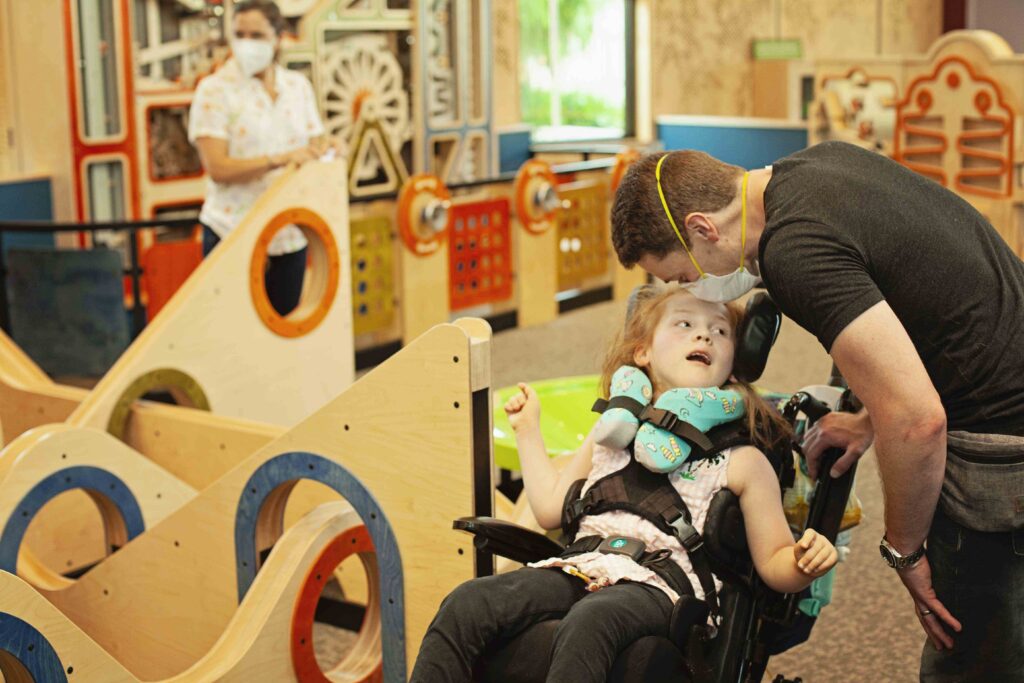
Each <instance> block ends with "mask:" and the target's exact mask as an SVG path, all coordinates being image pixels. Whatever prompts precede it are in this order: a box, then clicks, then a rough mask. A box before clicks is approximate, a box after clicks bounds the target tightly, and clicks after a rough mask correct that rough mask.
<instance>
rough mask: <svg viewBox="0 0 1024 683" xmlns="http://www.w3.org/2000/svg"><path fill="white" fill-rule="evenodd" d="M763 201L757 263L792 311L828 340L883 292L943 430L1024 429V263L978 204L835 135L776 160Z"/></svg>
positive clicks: (785, 308)
mask: <svg viewBox="0 0 1024 683" xmlns="http://www.w3.org/2000/svg"><path fill="white" fill-rule="evenodd" d="M764 204H765V215H766V222H765V230H764V234H763V236H762V237H761V242H760V261H759V265H760V268H761V275H762V277H763V279H764V282H765V286H766V287H767V289H768V291H769V293H771V295H772V297H773V298H774V299H775V301H776V302H777V303H778V304H779V307H780V308H781V309H782V311H783V312H784V313H785V314H786V315H788V316H789V317H790V318H792V319H793V320H795V321H796V322H797V323H799V324H800V325H801V326H802V327H804V328H805V329H807V330H808V331H810V332H811V333H813V334H814V335H816V336H817V337H818V339H819V341H821V343H822V344H823V345H824V346H825V348H826V349H831V347H832V343H833V342H834V341H835V339H836V337H837V336H838V335H839V333H840V332H842V331H843V329H844V328H845V327H846V326H847V325H848V324H850V323H851V322H852V321H853V320H854V319H855V318H857V316H859V315H860V314H861V313H863V312H864V311H866V310H867V309H869V308H871V307H872V306H874V305H875V304H877V303H878V302H879V301H882V300H885V301H886V302H887V303H888V304H889V306H890V307H891V308H892V309H893V311H894V312H895V313H896V316H897V317H898V318H899V319H900V322H902V323H903V327H904V328H906V330H907V333H908V334H909V335H910V339H911V341H913V343H914V346H915V347H916V348H917V352H918V353H919V354H920V356H921V359H922V360H923V361H924V366H925V368H926V369H927V371H928V374H929V376H930V377H931V380H932V383H933V384H934V385H935V388H936V389H937V390H938V392H939V395H940V396H941V398H942V403H943V406H944V407H945V409H946V418H947V424H948V426H949V429H962V430H966V431H971V432H985V433H995V434H1024V263H1022V262H1021V260H1020V259H1019V258H1018V257H1017V256H1016V255H1015V254H1014V253H1013V251H1011V250H1010V248H1009V247H1008V246H1007V245H1006V243H1005V242H1004V241H1003V240H1002V238H1001V237H1000V236H999V235H998V234H997V233H996V231H995V230H994V229H993V228H992V226H991V225H989V223H988V221H986V220H985V218H984V217H983V216H982V215H981V214H980V213H978V211H976V210H975V209H974V208H973V207H971V205H970V204H968V203H967V202H966V201H964V200H963V199H961V198H959V197H958V196H956V195H955V194H953V193H952V192H950V191H949V190H947V189H945V188H943V187H942V186H940V185H939V184H938V183H936V182H934V181H932V180H929V179H927V178H924V177H922V176H920V175H918V174H916V173H914V172H912V171H910V170H908V169H906V168H904V167H903V166H901V165H899V164H897V163H896V162H894V161H892V160H890V159H887V158H885V157H883V156H880V155H878V154H875V153H873V152H869V151H866V150H863V149H861V148H859V147H856V146H854V145H849V144H846V143H841V142H828V143H823V144H820V145H816V146H814V147H811V148H809V149H806V150H803V151H801V152H798V153H796V154H793V155H791V156H788V157H786V158H784V159H781V160H779V161H777V162H776V163H775V164H774V165H773V167H772V178H771V180H770V181H769V183H768V187H767V188H766V190H765V194H764ZM877 353H879V354H884V353H885V349H883V348H880V349H877ZM907 410H913V406H907Z"/></svg>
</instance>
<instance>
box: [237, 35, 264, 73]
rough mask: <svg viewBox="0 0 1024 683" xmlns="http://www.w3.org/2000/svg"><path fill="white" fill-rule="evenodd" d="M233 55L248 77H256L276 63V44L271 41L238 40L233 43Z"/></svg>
mask: <svg viewBox="0 0 1024 683" xmlns="http://www.w3.org/2000/svg"><path fill="white" fill-rule="evenodd" d="M231 54H233V55H234V56H235V61H237V62H238V68H240V69H241V70H242V73H243V74H245V75H246V76H255V75H256V74H258V73H260V72H262V71H263V70H265V69H266V68H267V67H268V66H270V63H271V62H272V61H274V44H273V43H272V42H270V41H269V40H254V39H252V38H236V39H235V40H232V41H231Z"/></svg>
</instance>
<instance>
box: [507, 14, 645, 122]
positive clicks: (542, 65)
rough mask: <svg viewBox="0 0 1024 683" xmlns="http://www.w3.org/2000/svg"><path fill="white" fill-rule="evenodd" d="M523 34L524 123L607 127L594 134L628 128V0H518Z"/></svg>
mask: <svg viewBox="0 0 1024 683" xmlns="http://www.w3.org/2000/svg"><path fill="white" fill-rule="evenodd" d="M552 10H555V11H556V14H557V16H556V18H555V20H556V21H557V26H556V32H555V33H556V35H555V40H553V41H552V35H551V32H550V28H551V24H550V22H551V11H552ZM519 36H520V45H519V48H520V57H519V59H520V105H521V110H522V117H523V121H524V122H525V123H529V124H532V125H533V126H535V127H540V128H543V127H550V126H555V127H561V126H575V127H587V128H595V129H598V128H604V129H608V130H607V131H594V136H595V137H606V136H619V135H622V134H623V133H624V129H625V120H626V101H625V99H626V98H625V88H626V84H625V64H626V54H625V50H626V40H625V0H519ZM552 42H553V43H554V45H552ZM552 47H553V48H554V49H555V50H556V51H557V54H555V55H552V54H551V48H552ZM556 92H557V93H558V99H557V100H556V101H553V94H554V93H556ZM556 135H557V134H556Z"/></svg>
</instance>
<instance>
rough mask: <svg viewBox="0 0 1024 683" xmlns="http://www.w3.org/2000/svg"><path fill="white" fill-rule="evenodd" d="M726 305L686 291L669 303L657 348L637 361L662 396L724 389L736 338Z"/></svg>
mask: <svg viewBox="0 0 1024 683" xmlns="http://www.w3.org/2000/svg"><path fill="white" fill-rule="evenodd" d="M729 321H730V318H729V312H728V310H727V309H726V307H725V304H714V303H709V302H707V301H701V300H700V299H698V298H696V297H695V296H693V295H691V294H688V293H687V292H685V291H682V290H680V291H679V293H678V294H674V295H672V296H671V297H670V298H669V299H668V301H666V302H665V307H664V309H663V311H662V316H661V320H659V321H658V325H657V327H655V328H654V336H653V337H652V339H651V343H650V344H649V345H648V346H646V347H644V348H642V349H640V350H639V351H637V352H636V354H635V355H634V361H635V362H636V364H637V365H638V366H640V367H643V368H646V369H647V371H648V372H649V373H650V376H651V381H652V382H653V383H654V389H655V392H656V393H659V394H660V393H661V392H663V391H666V390H668V389H674V388H677V387H712V386H714V387H720V386H722V385H723V384H725V383H726V381H727V380H728V379H729V376H730V375H731V374H732V362H733V355H734V353H735V350H736V342H735V337H734V335H735V333H736V331H735V330H733V329H732V325H731V323H730V322H729Z"/></svg>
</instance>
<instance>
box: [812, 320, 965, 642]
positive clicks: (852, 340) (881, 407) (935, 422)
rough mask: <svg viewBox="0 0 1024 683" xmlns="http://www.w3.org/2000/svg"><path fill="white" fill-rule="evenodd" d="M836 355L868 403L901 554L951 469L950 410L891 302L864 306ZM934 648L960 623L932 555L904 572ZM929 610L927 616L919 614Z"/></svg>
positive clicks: (888, 515) (918, 536)
mask: <svg viewBox="0 0 1024 683" xmlns="http://www.w3.org/2000/svg"><path fill="white" fill-rule="evenodd" d="M831 354H832V358H833V360H835V362H836V365H837V366H839V370H840V371H841V372H842V373H843V377H845V378H846V381H847V382H848V383H849V384H850V388H851V389H853V391H854V392H855V393H856V394H857V397H858V398H859V399H860V400H861V401H862V402H863V403H864V407H865V408H866V409H867V411H868V413H869V414H870V416H871V424H872V426H873V427H874V432H875V454H876V455H877V457H878V469H879V471H880V473H881V475H882V491H883V493H884V495H885V530H886V538H887V539H888V541H889V543H890V544H892V545H893V546H894V547H895V548H896V550H898V551H899V552H900V553H901V554H904V555H906V554H909V553H912V552H914V551H915V550H917V549H918V548H920V547H921V546H922V545H923V544H924V541H925V538H927V536H928V529H929V528H930V527H931V522H932V516H933V515H934V513H935V506H936V504H937V502H938V499H939V491H940V490H941V488H942V479H943V477H944V475H945V471H946V413H945V411H944V410H943V408H942V402H941V401H940V399H939V395H938V392H937V391H936V390H935V387H934V385H932V382H931V379H930V378H929V377H928V373H927V371H926V370H925V368H924V364H923V363H922V362H921V357H920V356H919V355H918V354H917V349H915V348H914V345H913V343H911V341H910V337H909V336H908V335H907V332H906V330H905V329H904V328H903V325H902V324H901V323H900V321H899V319H898V318H897V317H896V314H895V313H893V311H892V309H891V308H890V307H889V304H887V303H886V302H885V301H882V302H879V303H877V304H875V305H874V306H872V307H871V308H869V309H867V310H866V311H864V313H862V314H860V315H859V316H858V317H857V318H855V319H854V320H853V322H851V323H850V324H849V325H847V326H846V327H845V328H844V329H843V331H842V332H840V333H839V335H838V336H837V337H836V340H835V342H834V343H833V344H832V349H831ZM900 579H901V580H902V581H903V583H904V585H905V586H906V587H907V590H908V591H909V592H910V594H911V595H912V596H913V598H914V601H915V603H916V604H917V609H918V615H919V618H921V620H922V625H923V626H924V629H925V631H926V632H927V633H928V635H929V637H930V638H931V639H932V642H933V643H935V645H936V647H939V645H940V643H941V644H942V645H944V646H946V647H952V644H953V642H952V639H951V638H950V637H949V635H948V634H947V633H946V632H945V630H944V629H943V627H942V623H940V620H941V622H944V623H945V624H946V625H948V626H949V627H950V628H952V629H954V630H957V631H958V630H960V623H959V622H958V621H957V620H956V619H955V618H954V617H953V616H952V615H951V614H950V613H949V611H948V610H946V608H945V606H943V605H942V603H941V602H940V601H939V600H938V598H937V597H936V596H935V591H934V590H933V589H932V585H931V569H930V567H929V565H928V561H927V559H926V558H922V560H921V561H919V562H918V563H917V564H916V565H914V566H913V567H910V568H907V569H903V570H901V571H900ZM925 609H927V610H930V613H928V616H929V617H934V618H926V617H921V611H923V610H925Z"/></svg>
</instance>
